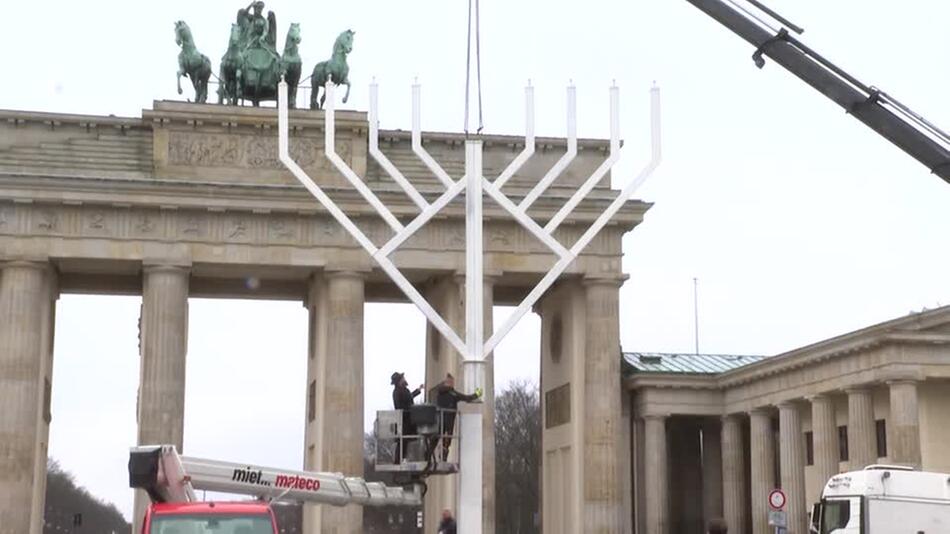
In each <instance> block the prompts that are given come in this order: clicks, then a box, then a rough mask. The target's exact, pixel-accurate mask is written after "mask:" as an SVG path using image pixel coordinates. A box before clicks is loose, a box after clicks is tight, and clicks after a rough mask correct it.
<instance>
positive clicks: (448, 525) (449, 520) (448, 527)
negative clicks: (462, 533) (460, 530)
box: [439, 509, 457, 534]
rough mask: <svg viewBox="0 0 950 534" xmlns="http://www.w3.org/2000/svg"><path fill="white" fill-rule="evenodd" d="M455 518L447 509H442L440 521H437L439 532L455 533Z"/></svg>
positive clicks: (440, 533)
mask: <svg viewBox="0 0 950 534" xmlns="http://www.w3.org/2000/svg"><path fill="white" fill-rule="evenodd" d="M456 529H457V527H456V526H455V518H454V517H452V512H450V511H449V510H448V509H445V510H442V521H441V522H440V523H439V534H456Z"/></svg>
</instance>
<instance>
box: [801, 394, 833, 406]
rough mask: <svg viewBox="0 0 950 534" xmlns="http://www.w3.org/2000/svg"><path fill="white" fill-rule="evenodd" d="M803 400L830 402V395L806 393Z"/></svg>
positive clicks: (816, 402)
mask: <svg viewBox="0 0 950 534" xmlns="http://www.w3.org/2000/svg"><path fill="white" fill-rule="evenodd" d="M805 400H807V401H808V402H810V403H812V404H818V403H827V402H831V395H830V394H829V393H815V394H814V395H806V396H805Z"/></svg>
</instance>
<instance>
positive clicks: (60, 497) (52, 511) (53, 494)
mask: <svg viewBox="0 0 950 534" xmlns="http://www.w3.org/2000/svg"><path fill="white" fill-rule="evenodd" d="M44 516H45V517H44V526H43V532H44V533H46V534H52V533H56V532H77V533H82V532H90V533H93V532H94V533H96V534H99V533H104V534H110V533H118V532H121V533H123V534H125V533H126V532H129V531H130V530H131V529H132V525H130V524H129V523H127V522H126V521H125V518H124V517H122V514H121V513H120V512H119V510H118V509H117V508H116V507H115V505H114V504H111V503H106V502H103V501H102V500H100V499H98V498H96V497H95V496H93V495H92V494H91V493H89V492H88V491H87V490H86V488H83V487H81V486H79V485H78V484H76V481H75V480H74V479H73V475H72V474H70V473H68V472H66V471H64V470H63V469H62V468H61V467H60V465H59V464H58V463H57V462H56V461H55V460H53V459H50V460H49V461H48V462H47V473H46V510H45V514H44Z"/></svg>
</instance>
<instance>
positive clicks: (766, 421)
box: [730, 408, 775, 534]
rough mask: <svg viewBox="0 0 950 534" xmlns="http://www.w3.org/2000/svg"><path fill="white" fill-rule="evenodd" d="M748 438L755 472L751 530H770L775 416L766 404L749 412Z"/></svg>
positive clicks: (756, 533) (762, 533)
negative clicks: (769, 498) (769, 499)
mask: <svg viewBox="0 0 950 534" xmlns="http://www.w3.org/2000/svg"><path fill="white" fill-rule="evenodd" d="M749 424H750V429H749V442H750V447H751V449H750V459H751V462H750V463H751V472H752V473H751V474H752V495H751V496H750V501H751V503H752V506H751V510H752V532H753V534H771V533H772V531H773V529H772V528H771V527H769V524H768V513H769V504H768V502H766V498H767V497H768V495H769V492H770V491H772V490H773V489H775V435H774V434H773V433H772V416H771V414H770V413H769V411H768V410H767V409H765V408H757V409H755V410H752V411H751V412H749ZM730 528H732V527H730Z"/></svg>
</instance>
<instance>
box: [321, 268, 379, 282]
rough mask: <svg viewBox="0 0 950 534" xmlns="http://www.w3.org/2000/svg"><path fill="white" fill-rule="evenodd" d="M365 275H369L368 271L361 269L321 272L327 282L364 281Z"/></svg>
mask: <svg viewBox="0 0 950 534" xmlns="http://www.w3.org/2000/svg"><path fill="white" fill-rule="evenodd" d="M367 275H369V271H364V270H362V269H326V270H324V271H323V276H324V277H325V278H326V279H327V280H333V279H334V278H356V279H359V280H365V279H366V277H367Z"/></svg>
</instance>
